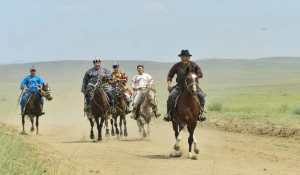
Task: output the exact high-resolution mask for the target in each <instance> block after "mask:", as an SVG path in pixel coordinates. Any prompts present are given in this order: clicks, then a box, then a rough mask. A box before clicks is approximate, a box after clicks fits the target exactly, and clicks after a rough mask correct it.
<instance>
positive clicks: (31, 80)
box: [20, 66, 45, 115]
mask: <svg viewBox="0 0 300 175" xmlns="http://www.w3.org/2000/svg"><path fill="white" fill-rule="evenodd" d="M43 84H44V81H43V79H42V78H40V77H39V76H38V75H36V69H35V67H34V66H32V68H31V69H30V75H28V76H26V77H25V78H24V79H23V81H22V82H21V86H20V89H21V90H23V89H25V88H26V89H25V92H24V93H23V95H22V99H21V102H20V106H21V113H22V114H21V115H23V109H24V106H25V102H26V100H27V98H28V96H29V95H30V93H32V92H34V93H36V92H38V86H40V87H42V86H43ZM43 104H44V98H43V97H42V98H41V107H43ZM42 111H43V109H42ZM44 114H45V113H44V112H42V114H41V115H44Z"/></svg>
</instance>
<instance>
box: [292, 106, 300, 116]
mask: <svg viewBox="0 0 300 175" xmlns="http://www.w3.org/2000/svg"><path fill="white" fill-rule="evenodd" d="M293 114H295V115H300V107H295V108H294V109H293Z"/></svg>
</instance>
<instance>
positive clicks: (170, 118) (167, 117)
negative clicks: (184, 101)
mask: <svg viewBox="0 0 300 175" xmlns="http://www.w3.org/2000/svg"><path fill="white" fill-rule="evenodd" d="M171 108H172V105H171V102H169V101H167V114H166V115H165V116H164V118H163V119H164V121H166V122H169V121H171V120H172V116H171V115H170V112H171V111H170V110H171Z"/></svg>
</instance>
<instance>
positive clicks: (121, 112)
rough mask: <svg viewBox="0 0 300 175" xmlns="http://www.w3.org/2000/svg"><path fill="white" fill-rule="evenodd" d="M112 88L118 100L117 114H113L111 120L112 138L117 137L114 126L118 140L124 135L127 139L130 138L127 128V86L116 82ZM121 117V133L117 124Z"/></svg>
mask: <svg viewBox="0 0 300 175" xmlns="http://www.w3.org/2000/svg"><path fill="white" fill-rule="evenodd" d="M112 87H113V89H114V93H115V98H116V101H117V103H116V105H115V107H116V109H117V110H116V113H114V114H113V118H112V119H111V120H110V121H111V127H112V129H111V134H112V136H114V135H115V131H114V126H115V129H116V134H117V138H119V137H123V134H124V136H125V137H127V136H128V133H127V126H126V123H127V122H126V99H125V95H124V92H125V90H126V89H125V86H124V85H123V83H122V82H120V81H114V83H113V84H112ZM119 116H120V122H119V127H120V131H119V128H118V124H117V119H118V117H119ZM122 124H124V133H123V129H122V126H123V125H122Z"/></svg>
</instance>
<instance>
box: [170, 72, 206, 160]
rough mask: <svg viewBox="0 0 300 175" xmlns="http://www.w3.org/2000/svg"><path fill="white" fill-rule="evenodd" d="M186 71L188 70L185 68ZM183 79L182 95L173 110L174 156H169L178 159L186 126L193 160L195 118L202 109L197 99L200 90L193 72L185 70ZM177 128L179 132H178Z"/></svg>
mask: <svg viewBox="0 0 300 175" xmlns="http://www.w3.org/2000/svg"><path fill="white" fill-rule="evenodd" d="M187 69H188V68H187ZM187 72H188V73H187V75H186V77H185V85H184V90H183V92H182V94H181V95H180V96H179V98H178V104H177V108H176V109H175V110H174V113H173V115H174V117H173V120H172V125H173V130H174V131H175V138H176V144H175V145H174V150H175V154H174V155H171V156H175V157H180V156H181V155H182V153H181V152H180V142H181V131H182V130H183V128H184V127H185V126H187V129H188V132H189V138H188V143H189V158H191V159H193V158H195V156H193V154H192V151H191V150H192V144H193V143H194V152H195V153H196V154H199V147H198V142H197V140H196V138H195V136H194V130H195V128H196V126H197V118H198V116H199V114H200V113H202V112H203V109H202V108H201V106H200V102H199V100H198V97H197V91H198V90H200V88H199V86H198V77H197V75H196V74H195V73H194V72H193V70H187ZM178 126H179V132H178Z"/></svg>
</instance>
